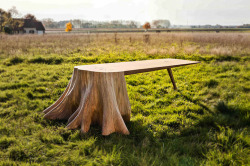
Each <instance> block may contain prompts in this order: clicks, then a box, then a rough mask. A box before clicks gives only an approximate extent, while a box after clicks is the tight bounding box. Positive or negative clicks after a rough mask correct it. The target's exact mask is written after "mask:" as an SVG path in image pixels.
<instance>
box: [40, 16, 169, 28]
mask: <svg viewBox="0 0 250 166" xmlns="http://www.w3.org/2000/svg"><path fill="white" fill-rule="evenodd" d="M68 22H71V23H72V27H73V28H142V27H143V25H142V24H141V23H140V22H138V21H134V20H113V21H87V20H80V19H73V20H64V21H54V20H53V19H52V18H46V19H43V20H42V23H43V25H44V26H45V28H65V25H66V24H67V23H68ZM147 23H148V22H147ZM151 24H152V25H151V27H152V28H168V27H169V26H170V21H169V20H153V21H152V23H151Z"/></svg>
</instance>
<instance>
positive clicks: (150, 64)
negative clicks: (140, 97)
mask: <svg viewBox="0 0 250 166" xmlns="http://www.w3.org/2000/svg"><path fill="white" fill-rule="evenodd" d="M196 63H199V62H198V61H189V60H180V59H155V60H143V61H133V62H120V63H106V64H93V65H83V66H75V68H74V72H73V75H72V77H71V79H70V82H69V84H68V86H67V87H66V90H65V91H64V93H63V94H62V95H61V97H60V98H59V99H58V100H57V101H56V102H55V103H54V104H53V105H51V106H50V107H48V108H47V109H45V110H44V111H43V112H44V113H45V116H44V117H45V118H46V119H67V120H68V125H67V128H68V129H75V128H78V127H81V131H82V132H83V133H86V132H88V130H89V128H90V125H91V124H94V123H97V124H99V125H100V126H102V135H109V134H111V133H113V132H119V133H122V134H129V131H128V129H127V127H126V125H125V122H127V121H130V114H131V107H130V103H129V98H128V93H127V87H126V81H125V77H124V75H130V74H136V73H143V72H149V71H155V70H162V69H167V70H168V74H169V76H170V78H171V81H172V84H173V86H174V89H177V87H176V84H175V81H174V77H173V74H172V70H171V68H173V67H178V66H185V65H191V64H196Z"/></svg>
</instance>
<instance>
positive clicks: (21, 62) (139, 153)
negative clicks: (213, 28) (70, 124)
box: [0, 43, 250, 166]
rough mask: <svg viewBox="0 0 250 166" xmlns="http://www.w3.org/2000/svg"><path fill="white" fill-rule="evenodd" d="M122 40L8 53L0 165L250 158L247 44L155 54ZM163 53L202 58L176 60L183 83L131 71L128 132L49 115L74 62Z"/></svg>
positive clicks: (0, 84) (2, 74)
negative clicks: (62, 50) (229, 52)
mask: <svg viewBox="0 0 250 166" xmlns="http://www.w3.org/2000/svg"><path fill="white" fill-rule="evenodd" d="M191 45H192V44H191ZM122 47H123V44H118V45H116V44H111V45H110V46H109V47H107V48H105V49H104V48H103V49H102V48H100V47H98V46H90V47H89V48H88V50H86V51H85V52H84V53H77V50H76V52H74V51H73V52H72V53H70V54H65V55H63V54H34V55H33V53H30V52H23V53H22V54H20V55H19V56H15V57H7V56H6V55H1V57H2V59H1V61H0V78H1V80H0V165H69V166H72V165H142V166H145V165H157V166H158V165H183V166H186V165H249V161H250V160H249V156H250V148H249V145H250V137H249V131H250V130H249V129H250V128H249V125H250V112H249V111H250V101H249V99H250V95H249V91H250V81H249V78H250V72H249V70H250V60H249V58H248V56H247V54H246V56H244V55H235V56H225V55H212V54H199V53H192V54H191V55H190V54H185V53H184V52H178V53H177V54H175V55H169V54H167V53H166V54H158V53H155V54H153V55H152V54H147V53H146V52H144V51H142V48H143V47H150V46H145V45H143V44H142V43H135V44H134V45H133V47H135V49H134V50H132V51H126V50H124V49H122ZM162 47H165V46H164V45H163V46H162ZM177 47H180V46H177ZM34 49H36V48H33V50H34ZM97 49H99V51H97ZM120 50H122V51H120ZM248 54H249V53H248ZM157 58H181V59H189V60H200V61H201V63H200V64H197V65H190V66H185V67H178V68H174V69H173V74H174V77H175V80H176V82H177V87H178V91H174V90H173V87H172V84H171V81H170V78H169V76H168V73H167V71H166V70H161V71H154V72H149V73H141V74H136V75H130V76H126V82H127V89H128V94H129V99H130V102H131V107H132V118H131V121H130V122H129V123H127V127H128V129H129V131H130V135H128V136H125V135H120V134H117V133H114V134H111V135H110V136H106V137H104V136H102V135H101V128H100V127H99V126H91V129H90V131H89V132H88V133H87V134H86V135H81V134H80V132H79V130H67V129H65V126H66V121H59V120H45V119H44V118H43V113H42V111H43V110H44V109H45V108H47V107H48V106H50V105H51V104H53V102H54V101H56V100H57V99H58V98H59V96H60V95H61V94H62V92H63V91H64V89H65V88H66V86H67V84H68V82H69V79H70V77H71V74H72V72H73V67H74V66H76V65H84V64H92V63H109V62H120V61H134V60H143V59H157Z"/></svg>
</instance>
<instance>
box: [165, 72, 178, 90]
mask: <svg viewBox="0 0 250 166" xmlns="http://www.w3.org/2000/svg"><path fill="white" fill-rule="evenodd" d="M167 70H168V74H169V77H170V79H171V82H172V84H173V86H174V90H177V87H176V84H175V81H174V76H173V73H172V70H171V68H167Z"/></svg>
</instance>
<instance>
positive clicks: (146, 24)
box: [143, 22, 151, 31]
mask: <svg viewBox="0 0 250 166" xmlns="http://www.w3.org/2000/svg"><path fill="white" fill-rule="evenodd" d="M143 28H144V29H145V31H148V29H150V28H151V25H150V23H149V22H146V23H145V24H144V25H143Z"/></svg>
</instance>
